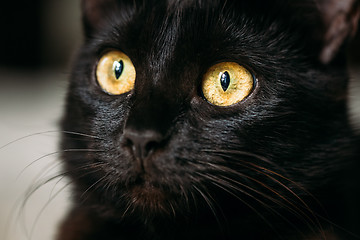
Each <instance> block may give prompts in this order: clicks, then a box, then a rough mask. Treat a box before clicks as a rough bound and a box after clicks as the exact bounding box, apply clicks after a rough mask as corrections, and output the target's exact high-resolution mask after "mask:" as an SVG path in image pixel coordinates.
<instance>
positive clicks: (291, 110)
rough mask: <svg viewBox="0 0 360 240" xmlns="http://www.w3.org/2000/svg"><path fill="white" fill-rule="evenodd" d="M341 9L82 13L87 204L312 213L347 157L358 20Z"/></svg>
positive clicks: (93, 6)
mask: <svg viewBox="0 0 360 240" xmlns="http://www.w3.org/2000/svg"><path fill="white" fill-rule="evenodd" d="M335 2H336V1H320V0H319V1H316V2H313V1H303V0H301V1H293V0H292V1H280V0H278V1H258V0H251V1H247V0H244V1H232V0H229V1H191V0H189V1H175V0H174V1H165V0H164V1H159V0H156V1H141V0H134V1H126V0H119V1H115V0H86V1H83V2H82V8H83V19H84V29H85V31H84V32H85V41H84V45H83V47H82V48H81V50H80V52H79V56H78V58H77V60H76V61H75V65H74V70H73V73H72V76H71V81H70V86H69V93H68V98H67V106H66V112H65V116H64V120H63V124H62V126H63V130H64V131H65V132H64V136H63V143H62V146H63V149H64V150H65V151H66V152H65V153H64V156H63V158H64V161H65V163H66V168H67V170H68V172H69V174H70V176H71V177H72V178H73V180H74V181H75V185H76V188H77V191H78V198H79V199H80V200H79V201H80V202H87V203H88V204H89V205H91V204H96V205H101V206H104V207H105V206H106V207H107V208H110V209H113V210H114V211H116V210H120V211H123V212H124V211H125V212H126V213H128V215H131V213H134V212H137V211H140V212H141V213H142V214H138V215H137V216H144V215H145V216H154V215H173V214H175V215H176V214H178V213H179V212H182V213H184V212H187V211H188V212H187V214H189V213H190V212H191V211H192V210H193V209H192V207H193V206H194V205H197V206H198V209H201V207H199V206H201V205H205V207H204V208H207V209H210V210H211V211H216V210H213V209H212V208H216V207H214V206H213V205H214V203H213V202H216V203H217V204H219V205H221V206H222V207H223V210H224V209H226V208H227V207H229V209H230V210H231V211H232V210H234V209H235V208H233V205H231V207H230V206H226V204H221V203H222V202H226V203H228V202H227V201H230V202H232V201H235V202H238V203H237V205H236V206H240V205H242V206H243V207H244V208H247V207H248V205H249V203H250V202H252V204H259V203H261V202H266V204H270V205H273V204H275V205H278V206H279V207H281V206H282V207H283V206H284V203H283V201H284V199H283V198H289V199H292V201H294V202H296V203H298V204H300V205H301V206H302V207H304V208H305V206H304V204H303V203H301V201H300V200H299V198H298V196H301V195H306V194H307V191H304V189H308V191H315V190H317V189H321V188H322V187H323V186H327V184H328V183H329V182H331V181H332V177H333V176H334V175H337V173H336V171H339V170H340V169H341V166H342V163H341V162H340V161H339V156H342V155H344V154H343V153H344V152H345V151H347V152H346V154H347V155H351V153H349V152H348V149H345V148H346V147H345V146H347V145H348V143H349V141H350V140H349V139H348V138H347V136H348V135H349V134H350V128H349V126H348V123H347V116H346V85H347V77H346V73H345V68H344V64H343V63H342V62H341V61H343V59H344V46H345V43H346V41H347V39H348V38H349V37H350V36H351V35H352V34H353V32H354V31H355V28H356V22H357V21H356V19H357V18H358V17H359V14H358V11H355V10H354V9H357V10H358V9H359V8H358V5H356V4H358V2H355V1H342V3H344V5H341V4H339V3H335ZM345 2H346V4H345ZM328 4H333V5H332V6H334V7H330V5H328ZM354 4H355V5H356V6H357V8H352V7H353V5H354ZM350 6H351V7H350ZM335 63H336V64H335ZM234 76H236V77H234ZM239 79H241V80H239ZM233 97H234V98H233ZM71 132H77V133H81V134H82V136H79V138H77V139H74V138H72V137H70V136H69V134H70V133H71ZM71 149H73V151H70V150H71ZM76 149H78V150H79V151H78V152H77V151H75V150H76ZM295 192H296V193H295ZM225 199H226V200H225ZM239 199H241V200H240V201H239ZM254 202H255V203H254ZM269 202H270V203H269ZM252 204H250V205H252ZM260 205H261V204H260ZM285 205H286V204H285ZM262 207H264V205H263V206H262ZM239 208H240V207H239ZM128 209H131V211H128ZM229 209H228V210H229ZM199 211H200V210H199ZM224 211H225V212H226V210H224ZM234 211H235V210H234ZM144 213H146V214H144ZM125 215H126V214H125ZM184 215H186V213H185V214H184Z"/></svg>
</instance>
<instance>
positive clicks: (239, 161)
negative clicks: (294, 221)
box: [209, 150, 325, 236]
mask: <svg viewBox="0 0 360 240" xmlns="http://www.w3.org/2000/svg"><path fill="white" fill-rule="evenodd" d="M209 152H212V153H215V154H216V155H219V156H220V157H226V158H229V156H228V155H226V154H224V153H225V152H226V153H232V154H235V153H237V154H238V155H241V154H244V153H246V152H243V151H220V152H219V151H216V150H214V151H209ZM245 156H247V157H248V156H251V157H256V158H257V159H260V160H262V161H265V162H266V163H271V162H270V161H269V160H267V159H266V158H264V157H261V156H258V155H256V154H250V153H246V154H245ZM235 163H236V164H238V165H241V166H242V167H246V168H248V169H250V170H253V171H256V172H258V173H260V174H262V175H265V176H266V177H268V178H269V179H271V180H272V181H274V182H276V183H277V184H279V185H280V186H282V187H283V188H284V189H286V190H287V191H288V192H290V193H291V194H292V195H293V196H295V197H296V199H298V200H299V201H300V202H301V203H302V205H303V206H304V207H305V209H306V210H307V211H309V213H310V214H311V215H312V216H313V218H311V217H309V215H308V214H306V213H305V212H304V211H302V210H300V209H299V208H298V207H297V206H296V205H295V204H294V203H293V202H292V201H290V200H289V199H286V198H285V197H284V196H282V195H281V194H280V193H278V192H277V191H275V190H274V189H272V188H270V187H269V186H267V185H265V184H263V183H262V182H260V181H258V180H256V179H254V178H251V177H250V176H247V178H248V179H250V180H252V181H255V182H257V183H258V184H261V185H262V186H263V187H265V188H266V189H268V190H270V191H271V192H274V193H275V194H276V195H277V196H279V197H280V198H281V199H283V200H284V201H285V202H287V203H288V204H290V205H291V207H290V206H287V205H285V206H286V208H288V209H289V210H291V212H293V213H294V214H296V215H298V213H301V215H303V216H304V217H305V218H307V219H308V220H309V221H310V222H312V223H313V224H316V225H317V226H318V227H319V231H320V232H321V233H322V235H323V236H325V232H324V230H323V228H322V225H321V224H320V221H319V219H318V218H317V217H316V215H315V214H314V212H313V211H312V210H311V208H310V207H309V206H308V205H307V204H306V203H305V202H304V201H303V200H302V199H301V198H300V197H299V196H298V195H297V194H296V193H295V192H294V191H292V190H291V189H290V188H289V187H287V186H286V185H285V184H283V183H282V182H280V181H279V180H277V179H275V178H274V177H272V176H270V175H269V174H267V173H265V172H264V171H265V170H268V169H266V168H264V167H260V166H258V165H256V164H254V163H250V162H246V161H244V160H241V159H236V162H235ZM249 165H250V166H252V167H250V166H249ZM213 166H214V165H213ZM259 169H260V170H262V171H260V170H259ZM226 171H228V172H229V171H230V172H232V173H233V174H237V175H239V174H240V173H238V172H236V171H233V170H232V169H228V168H227V170H226ZM269 171H270V170H269ZM271 172H273V171H271ZM274 173H275V172H274ZM276 176H279V177H282V178H283V179H287V178H285V177H283V176H282V175H280V174H278V173H276ZM242 177H243V176H242ZM290 182H292V181H290ZM294 209H296V210H297V211H293V210H294ZM297 212H298V213H297ZM298 216H299V217H300V215H298ZM300 218H302V219H303V217H300ZM304 220H305V219H304ZM314 221H315V222H316V223H315V222H314ZM306 222H307V221H306ZM309 227H310V228H311V229H312V230H313V231H315V230H314V229H313V228H312V225H310V224H309Z"/></svg>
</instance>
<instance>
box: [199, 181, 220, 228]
mask: <svg viewBox="0 0 360 240" xmlns="http://www.w3.org/2000/svg"><path fill="white" fill-rule="evenodd" d="M192 187H193V188H194V189H195V190H196V191H197V192H198V193H199V194H200V195H201V197H202V198H203V199H204V200H205V202H206V204H207V205H208V206H209V208H210V210H211V212H212V214H213V215H214V217H215V219H216V222H217V224H218V226H219V227H220V229H221V228H222V227H221V222H220V219H219V217H218V215H217V213H216V209H215V207H214V205H213V202H212V201H211V200H210V199H209V197H207V196H206V195H205V193H204V192H203V191H201V190H200V189H199V188H198V187H196V186H195V185H193V186H192Z"/></svg>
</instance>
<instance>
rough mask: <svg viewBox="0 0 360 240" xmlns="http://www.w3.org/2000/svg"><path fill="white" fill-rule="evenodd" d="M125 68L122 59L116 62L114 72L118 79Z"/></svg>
mask: <svg viewBox="0 0 360 240" xmlns="http://www.w3.org/2000/svg"><path fill="white" fill-rule="evenodd" d="M123 70H124V63H123V61H122V60H120V61H116V62H115V67H114V72H115V77H116V79H119V77H120V76H121V74H122V72H123Z"/></svg>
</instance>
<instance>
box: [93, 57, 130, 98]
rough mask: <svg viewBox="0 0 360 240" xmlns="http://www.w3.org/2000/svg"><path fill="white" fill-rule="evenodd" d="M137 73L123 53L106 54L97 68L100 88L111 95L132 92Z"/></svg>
mask: <svg viewBox="0 0 360 240" xmlns="http://www.w3.org/2000/svg"><path fill="white" fill-rule="evenodd" d="M135 78H136V71H135V67H134V65H133V63H132V62H131V60H130V58H129V57H128V56H127V55H126V54H125V53H123V52H121V51H116V50H114V51H110V52H107V53H105V54H104V55H103V56H102V57H101V58H100V60H99V63H98V65H97V68H96V79H97V81H98V83H99V85H100V87H101V88H102V89H103V90H104V91H105V92H107V93H108V94H111V95H120V94H123V93H126V92H129V91H131V90H132V89H133V88H134V85H135Z"/></svg>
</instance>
